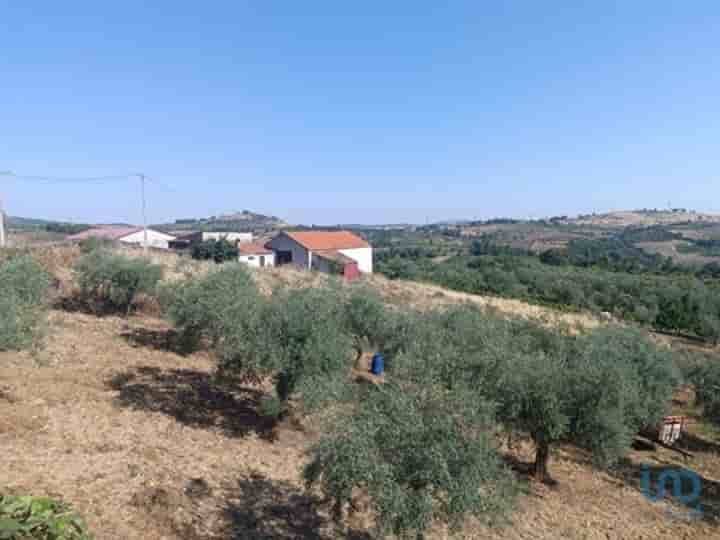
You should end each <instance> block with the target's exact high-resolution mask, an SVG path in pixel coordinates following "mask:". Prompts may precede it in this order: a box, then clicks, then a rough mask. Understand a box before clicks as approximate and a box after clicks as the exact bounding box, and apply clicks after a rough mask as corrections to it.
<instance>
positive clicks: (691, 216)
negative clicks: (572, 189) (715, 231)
mask: <svg viewBox="0 0 720 540" xmlns="http://www.w3.org/2000/svg"><path fill="white" fill-rule="evenodd" d="M565 221H566V222H567V223H570V224H574V225H591V226H596V227H632V226H644V227H647V226H651V225H671V224H682V223H720V215H718V214H704V213H702V212H696V211H694V210H688V209H685V208H674V209H669V210H654V209H650V210H648V209H642V210H621V211H616V212H606V213H602V214H587V215H580V216H578V217H576V218H570V219H566V220H565Z"/></svg>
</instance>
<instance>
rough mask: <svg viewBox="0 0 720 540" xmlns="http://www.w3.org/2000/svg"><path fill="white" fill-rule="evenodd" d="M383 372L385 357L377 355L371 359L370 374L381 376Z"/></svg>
mask: <svg viewBox="0 0 720 540" xmlns="http://www.w3.org/2000/svg"><path fill="white" fill-rule="evenodd" d="M383 371H385V357H383V355H382V354H380V353H377V354H375V355H373V357H372V364H371V365H370V373H372V374H373V375H382V372H383Z"/></svg>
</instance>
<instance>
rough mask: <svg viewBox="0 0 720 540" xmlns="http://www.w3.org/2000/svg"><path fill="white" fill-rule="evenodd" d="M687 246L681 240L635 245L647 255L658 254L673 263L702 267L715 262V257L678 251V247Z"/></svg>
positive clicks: (716, 259)
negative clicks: (671, 260)
mask: <svg viewBox="0 0 720 540" xmlns="http://www.w3.org/2000/svg"><path fill="white" fill-rule="evenodd" d="M683 244H687V242H685V241H683V240H668V241H665V242H638V243H637V244H636V245H637V247H639V248H640V249H643V250H645V251H647V252H648V253H658V254H660V255H662V256H664V257H670V258H671V259H673V260H674V261H675V262H677V263H680V264H688V265H702V264H707V263H711V262H717V261H718V258H717V257H707V256H705V255H701V254H699V253H683V252H681V251H678V249H677V247H678V246H679V245H683Z"/></svg>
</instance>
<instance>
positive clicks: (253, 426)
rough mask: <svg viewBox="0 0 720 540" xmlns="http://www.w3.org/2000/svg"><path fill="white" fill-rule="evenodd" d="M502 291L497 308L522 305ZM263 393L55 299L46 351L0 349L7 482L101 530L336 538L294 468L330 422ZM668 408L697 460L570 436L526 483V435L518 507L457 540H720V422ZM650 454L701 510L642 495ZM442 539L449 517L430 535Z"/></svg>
mask: <svg viewBox="0 0 720 540" xmlns="http://www.w3.org/2000/svg"><path fill="white" fill-rule="evenodd" d="M61 255H62V257H61V256H59V255H58V254H52V253H49V254H48V255H47V257H48V258H49V262H48V264H50V263H51V262H52V261H55V263H54V264H57V265H58V267H59V268H60V269H62V267H65V266H66V263H67V262H68V261H67V260H65V259H63V257H66V258H72V257H71V256H70V255H68V254H66V253H65V254H61ZM183 271H184V269H182V268H180V269H178V273H182V272H183ZM296 274H297V275H296ZM63 276H64V275H63ZM258 276H259V277H258V279H260V280H261V281H262V283H261V284H263V283H264V285H265V286H267V287H270V286H272V285H274V284H277V282H278V280H280V281H284V282H287V284H290V285H295V286H297V285H300V284H305V285H310V284H312V283H313V282H314V280H316V279H322V278H317V277H313V276H312V275H310V274H306V273H305V274H302V273H293V272H287V271H282V272H281V271H276V270H274V271H271V272H268V273H264V274H258ZM373 283H375V284H376V285H377V286H378V287H380V288H381V289H382V288H383V287H385V288H386V289H384V290H383V292H384V294H386V295H388V297H391V298H393V299H394V300H396V301H400V302H404V301H405V300H412V302H415V303H419V305H429V304H444V303H453V302H455V303H456V302H458V301H468V300H469V301H474V302H479V303H486V302H489V299H484V298H481V297H479V298H480V299H478V298H475V299H472V298H467V297H470V296H472V295H462V294H461V293H452V292H450V291H445V290H441V289H439V288H436V287H432V286H421V287H422V288H421V289H413V287H412V285H411V284H407V283H402V282H400V283H393V282H387V280H383V279H382V278H380V277H377V278H373ZM61 285H62V284H61ZM64 286H65V285H63V286H61V289H62V288H63V287H64ZM498 302H502V304H501V305H498V306H496V307H497V308H498V309H503V308H505V309H508V310H509V309H511V307H512V304H513V302H512V301H498ZM519 304H522V303H519ZM490 305H492V304H490ZM520 307H522V306H520ZM523 309H529V308H523ZM538 309H542V308H538ZM541 315H543V316H547V314H542V313H541ZM267 391H268V388H267V387H263V386H246V387H238V386H227V385H223V384H222V383H220V382H218V381H217V380H215V378H214V377H213V361H212V358H210V357H209V356H208V355H207V353H204V352H196V353H193V354H189V355H185V354H183V353H182V352H181V351H180V349H179V347H178V343H177V336H176V334H175V333H174V332H173V330H172V329H171V328H170V327H169V326H168V324H167V323H166V322H164V321H163V320H161V319H158V318H154V317H150V316H147V315H138V316H133V317H130V318H129V319H122V318H118V317H114V316H108V317H102V318H100V317H97V316H94V315H89V314H86V313H83V312H77V311H74V312H73V311H65V310H61V309H53V310H51V313H50V317H49V322H48V329H47V335H46V337H45V340H44V346H43V347H41V348H39V349H38V350H36V351H33V352H22V353H0V449H2V455H3V464H2V469H0V470H2V475H1V476H0V488H2V489H7V490H8V491H10V492H13V493H29V494H33V495H50V496H57V497H62V498H63V499H64V500H66V501H68V502H69V503H71V504H72V505H73V506H74V507H75V508H76V509H77V510H78V511H79V512H81V513H82V514H83V515H84V516H85V517H86V519H87V521H88V523H89V526H90V529H91V530H92V532H93V533H94V534H95V537H96V538H97V539H99V540H105V539H108V540H110V539H112V540H116V539H117V540H119V539H123V540H136V539H137V540H140V539H148V540H155V539H157V540H160V539H163V540H215V539H231V540H239V539H251V540H252V539H281V540H291V539H331V538H338V537H341V535H340V533H339V532H338V531H336V530H334V529H333V526H332V524H331V522H330V520H329V518H328V507H327V505H326V504H325V503H324V502H323V501H322V500H321V499H320V498H319V497H318V496H317V494H313V493H308V492H306V491H305V490H304V488H303V485H302V482H301V479H300V471H301V468H302V465H303V463H304V461H305V459H306V458H305V452H306V450H307V449H308V447H309V446H310V445H311V444H312V442H313V441H314V440H316V439H317V437H318V436H319V435H320V434H319V433H318V432H317V429H316V428H315V427H314V426H313V424H309V425H305V426H301V425H298V424H297V423H283V424H281V425H279V426H273V425H272V424H271V423H270V422H268V421H267V419H265V418H263V417H262V416H260V415H259V414H258V413H257V405H258V401H259V399H260V397H261V396H262V395H264V393H265V392H267ZM674 407H675V408H676V410H677V412H682V413H684V414H688V415H689V416H690V417H691V418H692V419H693V420H694V422H695V423H693V424H691V426H690V432H689V434H688V435H687V436H686V437H685V438H684V439H683V440H682V442H681V448H683V449H684V450H686V451H689V452H691V453H692V454H693V457H692V458H683V457H682V456H681V455H680V454H678V453H676V452H673V451H670V450H666V449H662V448H655V449H648V448H647V447H646V448H644V449H642V448H641V447H638V449H637V450H634V451H633V452H632V453H631V455H630V456H629V458H628V460H627V462H625V463H624V464H623V465H622V467H620V468H619V469H617V470H616V471H614V472H611V473H608V472H600V471H597V470H595V469H594V468H593V467H592V466H591V465H590V463H589V460H588V457H587V456H586V455H585V454H583V453H582V452H580V451H578V450H577V449H574V448H572V447H562V448H558V449H556V451H555V453H554V454H553V457H552V461H551V464H550V471H551V474H552V476H553V478H554V480H555V481H556V484H554V485H552V486H546V485H538V484H536V483H534V482H530V481H528V477H527V474H526V471H527V469H528V463H529V462H530V460H531V457H532V448H531V446H530V445H529V444H528V443H527V442H524V441H521V442H520V443H519V444H518V445H517V446H516V447H513V449H511V450H510V449H507V448H505V447H503V448H504V449H505V451H506V455H507V460H508V466H511V467H513V468H515V469H516V470H517V471H518V476H519V478H520V479H521V481H522V482H523V484H524V486H525V489H524V494H523V495H522V496H521V498H520V501H519V508H518V509H517V510H516V511H515V512H514V513H513V515H512V517H511V522H510V523H509V524H507V525H506V526H504V527H502V528H500V529H488V528H486V527H484V526H480V525H478V524H474V523H472V522H469V523H468V524H467V526H466V527H465V528H464V529H463V530H462V531H461V532H460V533H458V534H457V535H456V536H455V538H468V539H480V538H490V539H496V540H499V539H512V540H521V539H522V540H525V539H537V540H554V539H587V540H596V539H597V540H600V539H603V540H606V539H609V540H614V539H628V540H629V539H658V540H664V539H667V540H670V539H678V538H680V539H693V540H694V539H706V538H707V539H712V538H720V523H719V522H718V516H720V443H719V442H718V441H720V432H717V431H713V430H712V428H710V427H709V426H707V425H705V424H704V423H702V422H701V420H700V419H699V417H698V416H697V411H695V409H694V407H693V402H692V394H691V393H690V392H684V393H681V394H680V395H678V397H677V400H676V402H675V404H674ZM643 465H647V471H648V472H649V474H650V475H651V477H652V478H654V479H656V478H657V476H658V475H659V474H660V472H661V470H662V468H664V467H665V468H666V467H671V468H682V469H683V470H686V471H687V470H691V471H694V472H696V473H697V474H698V475H699V477H700V478H701V488H702V489H701V492H700V495H699V498H698V501H697V502H698V503H699V510H700V511H699V512H695V511H693V510H692V509H688V508H687V507H685V506H683V505H682V504H681V503H679V502H678V501H672V500H670V499H665V500H662V501H657V502H652V501H651V500H649V499H648V498H646V497H645V496H644V495H643V491H642V483H641V478H642V472H643V470H644V469H643ZM686 488H687V486H686ZM342 537H346V538H353V539H355V540H363V539H364V540H369V539H371V538H373V535H372V529H371V521H370V518H369V517H368V515H366V514H360V515H358V516H356V517H354V518H353V519H351V520H349V524H348V528H346V530H344V531H343V535H342ZM448 537H449V536H448V535H447V533H446V531H444V530H442V529H440V528H438V529H437V530H434V531H433V532H432V533H431V534H430V535H429V538H433V539H438V540H439V539H445V538H448Z"/></svg>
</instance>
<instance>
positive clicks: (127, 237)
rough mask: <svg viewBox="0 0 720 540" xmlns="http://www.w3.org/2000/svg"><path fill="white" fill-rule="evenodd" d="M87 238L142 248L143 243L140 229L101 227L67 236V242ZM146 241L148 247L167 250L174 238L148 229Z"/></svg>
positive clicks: (118, 226)
mask: <svg viewBox="0 0 720 540" xmlns="http://www.w3.org/2000/svg"><path fill="white" fill-rule="evenodd" d="M88 238H98V239H101V240H109V241H112V242H121V243H123V244H132V245H136V246H142V245H143V243H144V241H145V233H144V230H143V228H142V227H127V226H120V225H103V226H101V227H94V228H92V229H88V230H86V231H83V232H81V233H77V234H73V235H71V236H68V237H67V240H70V241H71V242H81V241H83V240H87V239H88ZM147 239H148V247H152V248H159V249H168V247H169V244H170V242H172V241H173V240H175V237H174V236H172V235H170V234H166V233H164V232H161V231H156V230H155V229H148V230H147Z"/></svg>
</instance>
